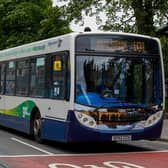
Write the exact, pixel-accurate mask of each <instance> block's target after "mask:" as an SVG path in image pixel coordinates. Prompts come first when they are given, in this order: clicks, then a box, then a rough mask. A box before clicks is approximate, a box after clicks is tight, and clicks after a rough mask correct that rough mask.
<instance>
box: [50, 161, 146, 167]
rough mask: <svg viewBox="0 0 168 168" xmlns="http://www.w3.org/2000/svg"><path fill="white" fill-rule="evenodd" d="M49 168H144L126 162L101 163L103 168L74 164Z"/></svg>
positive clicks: (52, 164) (55, 165) (53, 164)
mask: <svg viewBox="0 0 168 168" xmlns="http://www.w3.org/2000/svg"><path fill="white" fill-rule="evenodd" d="M48 167H49V168H61V167H64V168H84V167H88V168H110V167H111V168H145V167H144V166H140V165H137V164H132V163H127V162H120V161H108V162H103V166H97V165H83V166H78V165H74V164H66V163H51V164H49V165H48Z"/></svg>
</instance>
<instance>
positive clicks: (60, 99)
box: [47, 52, 70, 118]
mask: <svg viewBox="0 0 168 168" xmlns="http://www.w3.org/2000/svg"><path fill="white" fill-rule="evenodd" d="M68 60H69V59H68V52H59V53H54V54H52V55H51V56H50V66H49V67H47V69H50V70H49V71H48V72H50V74H48V75H47V78H48V82H47V83H48V84H49V86H48V87H49V88H50V89H49V90H50V93H49V94H50V98H51V99H53V100H54V102H55V103H52V105H51V106H52V107H51V109H53V110H54V111H55V112H54V115H55V117H58V118H66V113H67V108H68V107H67V105H68V102H67V101H68V100H69V90H70V86H69V85H70V84H69V83H70V81H69V78H70V77H69V76H70V75H69V70H68V69H69V68H68ZM52 114H53V112H52Z"/></svg>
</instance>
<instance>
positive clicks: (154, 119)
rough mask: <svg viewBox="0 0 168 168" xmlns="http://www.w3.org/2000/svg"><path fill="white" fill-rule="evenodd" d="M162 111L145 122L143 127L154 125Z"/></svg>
mask: <svg viewBox="0 0 168 168" xmlns="http://www.w3.org/2000/svg"><path fill="white" fill-rule="evenodd" d="M162 113H163V111H158V112H156V113H155V114H153V115H151V116H150V117H149V118H148V119H147V120H146V122H145V125H144V126H145V127H150V126H152V125H154V124H156V123H157V122H158V121H159V120H160V119H161V117H162Z"/></svg>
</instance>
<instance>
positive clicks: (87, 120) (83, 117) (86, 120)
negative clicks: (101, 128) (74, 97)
mask: <svg viewBox="0 0 168 168" xmlns="http://www.w3.org/2000/svg"><path fill="white" fill-rule="evenodd" d="M75 115H76V118H77V119H78V121H79V122H80V123H81V124H82V125H85V126H87V127H90V128H97V124H96V121H95V120H94V118H92V117H91V116H89V115H87V114H84V113H81V112H75Z"/></svg>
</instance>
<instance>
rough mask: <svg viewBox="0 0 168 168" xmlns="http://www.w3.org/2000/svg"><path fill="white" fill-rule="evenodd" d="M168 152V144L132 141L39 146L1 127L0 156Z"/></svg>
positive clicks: (50, 143)
mask: <svg viewBox="0 0 168 168" xmlns="http://www.w3.org/2000/svg"><path fill="white" fill-rule="evenodd" d="M165 150H167V151H168V142H162V141H146V140H141V141H131V142H120V143H119V142H118V143H84V144H82V143H75V144H62V143H56V142H50V141H45V142H44V144H38V143H37V142H35V141H34V140H32V139H31V138H30V137H29V136H28V135H25V134H22V133H19V132H17V131H13V130H10V129H5V128H2V127H0V156H4V155H5V156H8V155H10V156H11V155H53V154H86V153H87V154H93V153H127V152H143V151H147V152H150V151H165Z"/></svg>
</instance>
